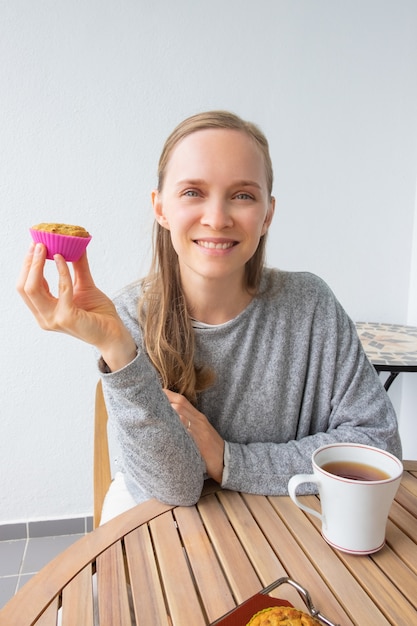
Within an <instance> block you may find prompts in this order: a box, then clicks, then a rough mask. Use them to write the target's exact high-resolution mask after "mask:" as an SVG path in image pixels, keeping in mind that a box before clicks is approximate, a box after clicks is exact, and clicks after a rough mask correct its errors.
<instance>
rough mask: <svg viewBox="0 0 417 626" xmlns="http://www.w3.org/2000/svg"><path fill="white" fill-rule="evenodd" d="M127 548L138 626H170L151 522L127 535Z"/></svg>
mask: <svg viewBox="0 0 417 626" xmlns="http://www.w3.org/2000/svg"><path fill="white" fill-rule="evenodd" d="M125 550H126V560H127V565H128V570H129V578H130V584H131V591H132V601H133V606H134V611H135V617H136V622H137V626H148V625H149V624H152V625H153V626H169V625H170V620H169V617H168V614H167V608H166V606H165V600H164V595H163V593H162V588H161V583H160V578H159V574H158V567H157V564H156V561H155V553H154V549H153V545H152V541H151V537H150V533H149V528H148V525H147V524H144V525H143V526H140V527H139V528H136V529H135V530H133V531H132V532H130V533H129V534H128V535H126V537H125Z"/></svg>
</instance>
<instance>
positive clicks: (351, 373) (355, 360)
mask: <svg viewBox="0 0 417 626" xmlns="http://www.w3.org/2000/svg"><path fill="white" fill-rule="evenodd" d="M332 306H333V305H332ZM334 306H335V311H336V315H335V316H334V322H332V321H331V320H329V319H327V320H326V316H325V315H324V318H323V320H324V321H323V324H325V325H327V341H326V335H323V337H324V340H322V339H319V340H316V339H315V338H314V333H313V336H312V337H311V338H310V347H309V355H308V357H307V356H306V358H308V359H309V361H308V364H307V367H306V375H305V380H304V383H303V384H302V385H300V388H299V389H298V390H297V391H298V395H299V397H300V404H299V408H297V411H295V412H294V414H293V415H292V416H291V415H290V410H289V404H295V403H294V402H293V400H294V398H293V396H291V391H290V392H288V396H289V398H290V403H289V404H288V403H287V404H286V405H282V404H281V405H280V408H281V410H283V412H284V413H283V414H282V416H281V420H282V421H284V422H287V423H288V424H290V423H294V425H295V426H294V428H292V427H291V426H289V427H288V430H287V431H286V435H285V437H287V436H288V434H289V436H288V439H287V438H285V439H284V441H283V442H282V443H275V442H262V443H260V442H256V441H254V442H250V443H248V444H241V443H239V442H238V441H235V442H233V441H229V442H228V443H227V444H226V449H225V471H224V473H223V482H222V486H223V487H225V488H228V489H233V490H241V491H250V492H253V493H267V494H275V495H282V494H286V493H287V484H288V480H289V478H290V477H291V476H292V475H293V474H297V473H310V472H311V455H312V452H313V451H314V450H315V449H316V448H318V447H320V446H322V445H325V444H329V443H332V442H347V441H348V442H357V443H362V444H367V445H372V446H376V447H379V448H382V449H386V450H389V451H390V452H392V453H393V454H395V455H397V456H399V457H401V444H400V439H399V435H398V427H397V421H396V416H395V412H394V409H393V407H392V404H391V402H390V400H389V398H388V395H387V393H386V392H385V389H384V388H383V386H382V384H381V382H380V380H379V379H378V376H377V374H376V372H375V370H374V368H373V367H372V365H371V364H370V363H369V361H368V359H367V357H366V355H365V353H364V351H363V348H362V346H361V343H360V340H359V338H358V336H357V333H356V329H355V326H354V324H353V322H351V320H350V319H349V318H348V317H347V316H346V314H345V313H344V311H343V309H342V308H341V307H340V305H339V304H338V303H337V302H336V303H335V304H334ZM319 326H322V324H321V322H319ZM323 327H324V326H323ZM314 343H316V348H319V349H318V351H317V354H314V352H315V348H314V347H313V344H314ZM299 368H300V372H301V364H300V365H299ZM296 369H297V365H296ZM300 375H301V374H300ZM288 385H289V386H291V382H289V383H288ZM296 393H297V392H296V391H294V395H296ZM311 491H313V490H311ZM305 492H306V493H308V492H310V491H309V489H308V488H306V490H305Z"/></svg>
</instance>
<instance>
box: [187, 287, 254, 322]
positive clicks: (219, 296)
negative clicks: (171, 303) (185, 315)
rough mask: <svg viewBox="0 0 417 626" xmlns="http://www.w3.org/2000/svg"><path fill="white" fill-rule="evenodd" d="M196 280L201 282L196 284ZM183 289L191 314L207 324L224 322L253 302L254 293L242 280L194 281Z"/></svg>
mask: <svg viewBox="0 0 417 626" xmlns="http://www.w3.org/2000/svg"><path fill="white" fill-rule="evenodd" d="M196 282H198V283H200V284H195V283H196ZM182 287H183V290H184V294H185V298H186V301H187V304H188V307H189V311H190V314H191V316H192V317H193V318H194V319H196V320H197V321H199V322H204V323H205V324H224V323H225V322H228V321H229V320H231V319H233V318H234V317H236V316H237V315H239V313H241V312H242V311H243V310H244V309H245V308H246V307H247V306H248V304H249V303H250V302H251V300H252V298H253V296H254V294H253V293H251V292H249V291H248V289H247V288H246V287H245V286H244V284H243V280H242V281H235V282H233V283H232V284H231V283H230V281H223V283H222V282H221V281H219V279H212V280H207V279H205V278H202V280H200V281H198V280H197V281H193V285H190V284H189V283H187V284H184V282H183V285H182Z"/></svg>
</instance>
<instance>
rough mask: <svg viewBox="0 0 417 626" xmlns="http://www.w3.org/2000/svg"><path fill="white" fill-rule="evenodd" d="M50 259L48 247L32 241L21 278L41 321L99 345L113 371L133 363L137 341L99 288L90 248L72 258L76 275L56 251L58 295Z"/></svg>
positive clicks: (49, 327) (44, 325)
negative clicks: (49, 276)
mask: <svg viewBox="0 0 417 626" xmlns="http://www.w3.org/2000/svg"><path fill="white" fill-rule="evenodd" d="M45 259H46V249H45V246H43V245H42V244H36V246H35V245H32V246H31V248H30V250H29V253H28V254H27V256H26V257H25V260H24V264H23V267H22V271H21V273H20V276H19V279H18V283H17V290H18V292H19V293H20V295H21V296H22V298H23V300H24V301H25V303H26V304H27V306H28V307H29V309H30V310H31V311H32V313H33V315H34V316H35V318H36V320H37V322H38V324H39V326H40V327H41V328H43V329H45V330H51V331H55V332H62V333H66V334H68V335H72V336H73V337H77V338H78V339H81V340H82V341H85V342H87V343H90V344H92V345H94V346H96V347H97V349H98V350H99V351H100V352H101V354H102V356H103V358H104V360H105V361H106V363H107V364H108V366H109V367H110V369H112V370H114V369H119V368H120V367H123V366H124V365H126V364H127V363H129V362H130V361H131V360H132V358H133V357H134V356H135V354H136V346H135V343H134V341H133V338H132V337H131V335H130V334H129V332H128V331H127V329H126V328H125V326H124V324H123V323H122V321H121V319H120V317H119V316H118V314H117V311H116V308H115V306H114V304H113V303H112V301H111V300H110V298H108V297H107V296H106V295H105V294H104V293H103V292H102V291H100V290H99V289H98V288H97V287H96V285H95V283H94V280H93V278H92V276H91V273H90V268H89V265H88V260H87V255H86V253H84V255H83V256H82V257H81V259H80V260H79V261H77V262H75V263H73V268H74V280H73V279H72V277H71V273H70V270H69V267H68V265H67V263H66V262H65V260H64V258H63V257H62V256H60V255H56V256H55V258H54V260H55V263H56V267H57V270H58V277H59V280H58V295H57V296H54V295H53V294H52V293H51V291H50V289H49V285H48V283H47V281H46V279H45V276H44V266H45Z"/></svg>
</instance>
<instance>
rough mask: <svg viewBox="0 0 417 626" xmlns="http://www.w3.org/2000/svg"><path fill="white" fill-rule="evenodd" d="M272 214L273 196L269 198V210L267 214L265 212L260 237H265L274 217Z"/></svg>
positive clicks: (273, 210)
mask: <svg viewBox="0 0 417 626" xmlns="http://www.w3.org/2000/svg"><path fill="white" fill-rule="evenodd" d="M274 213H275V198H274V196H271V201H270V204H269V209H268V212H267V214H266V217H265V221H264V223H263V226H262V235H265V233H266V232H267V230H268V228H269V227H270V225H271V222H272V218H273V217H274Z"/></svg>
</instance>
